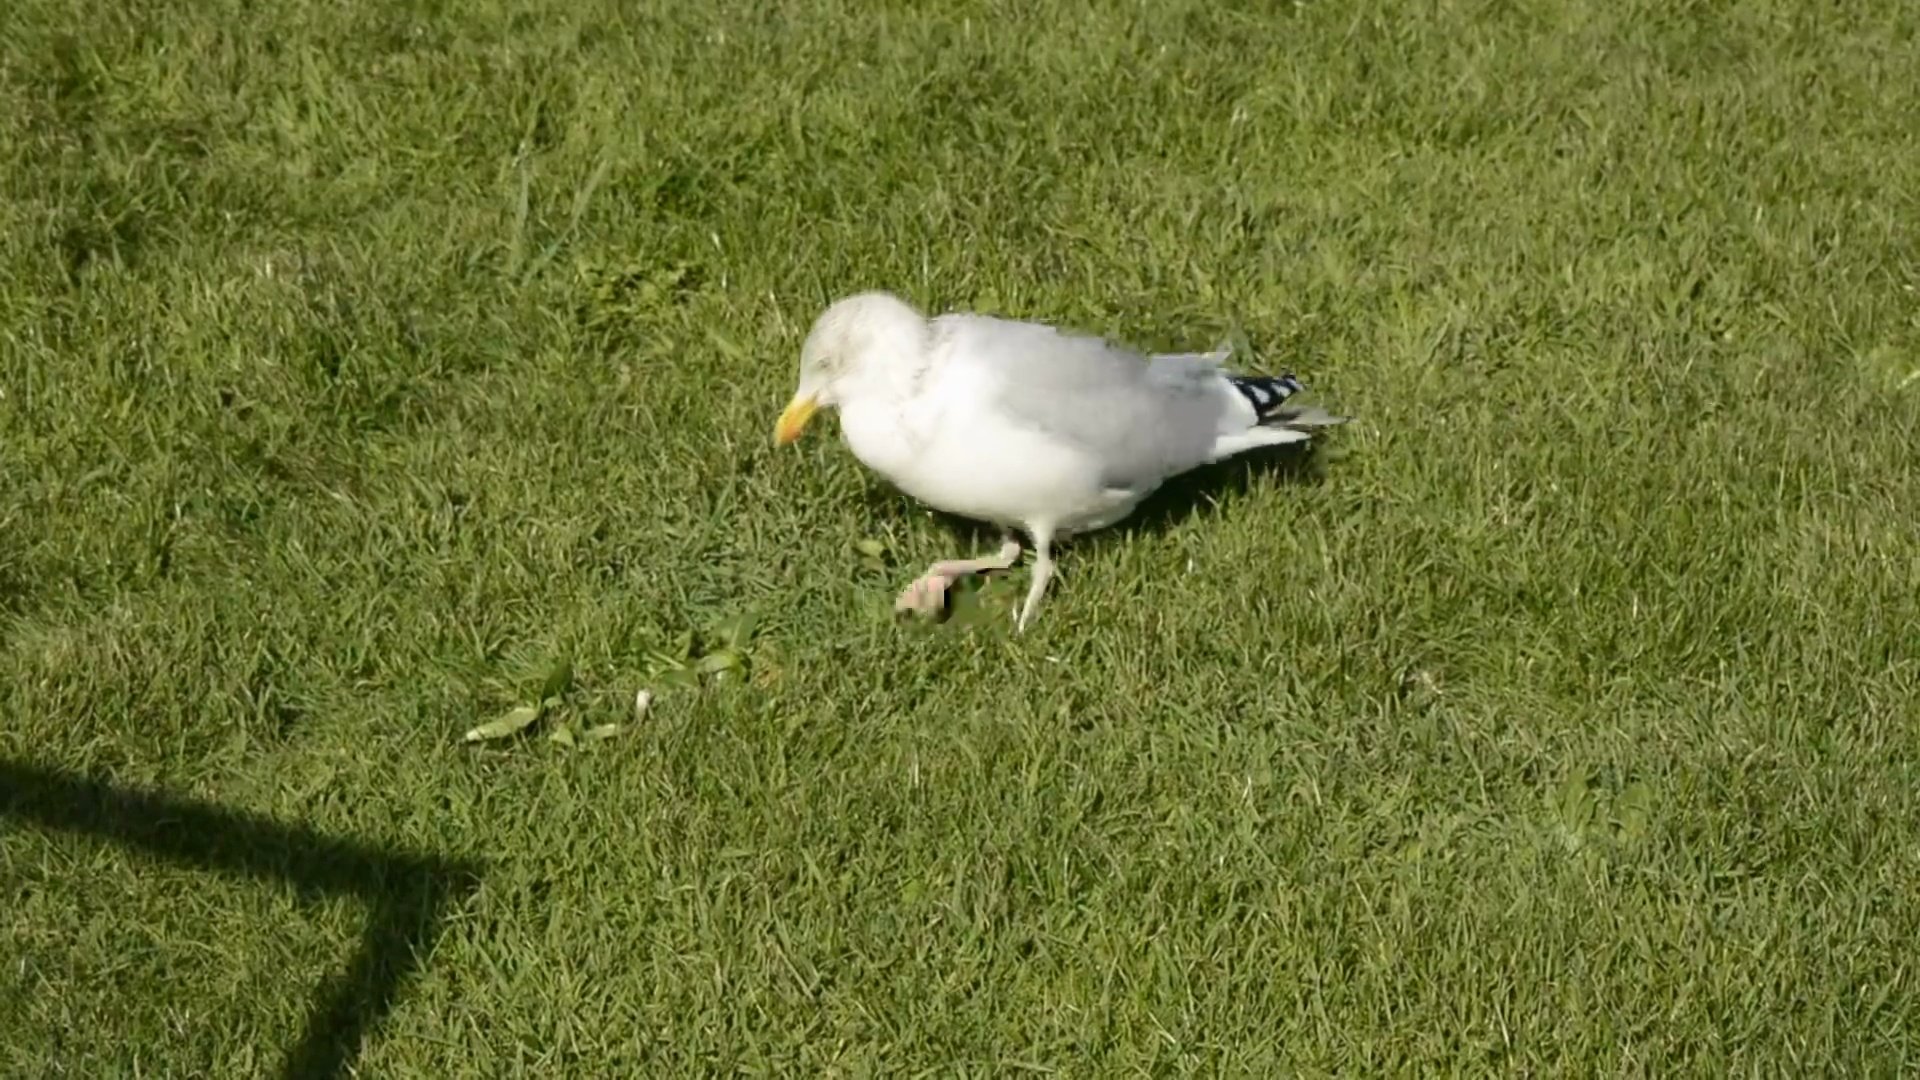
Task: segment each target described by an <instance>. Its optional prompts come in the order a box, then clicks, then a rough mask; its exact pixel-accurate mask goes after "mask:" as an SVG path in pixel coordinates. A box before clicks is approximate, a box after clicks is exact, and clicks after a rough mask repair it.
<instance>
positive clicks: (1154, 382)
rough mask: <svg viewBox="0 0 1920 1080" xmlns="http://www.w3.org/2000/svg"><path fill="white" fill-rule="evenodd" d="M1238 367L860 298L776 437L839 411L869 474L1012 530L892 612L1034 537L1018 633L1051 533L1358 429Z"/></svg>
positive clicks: (843, 309) (1030, 608)
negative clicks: (1279, 449)
mask: <svg viewBox="0 0 1920 1080" xmlns="http://www.w3.org/2000/svg"><path fill="white" fill-rule="evenodd" d="M1228 356H1229V350H1225V349H1222V350H1219V351H1215V352H1205V353H1164V354H1153V355H1149V354H1145V353H1141V352H1136V351H1134V350H1131V349H1128V348H1126V347H1124V346H1120V345H1116V344H1114V343H1112V342H1109V341H1107V340H1105V339H1102V338H1098V337H1093V336H1089V335H1084V334H1079V333H1073V332H1068V331H1063V330H1060V329H1057V328H1055V327H1052V326H1048V325H1046V324H1043V323H1034V322H1018V321H1013V320H1009V319H1001V318H995V317H991V316H987V315H976V314H967V313H953V314H946V315H940V316H938V317H936V318H931V319H929V318H928V317H926V316H925V315H923V314H922V313H921V312H919V311H918V310H916V309H915V308H914V307H913V306H912V305H910V304H908V303H906V302H905V301H903V300H901V299H900V298H899V297H897V296H893V295H892V294H889V293H884V292H868V293H861V294H858V295H855V296H850V297H847V298H846V299H843V300H839V301H836V302H835V303H834V304H833V305H832V306H830V307H828V308H827V309H826V311H825V312H823V313H822V314H821V315H820V317H819V318H818V319H817V320H815V322H814V324H813V328H812V329H811V330H810V331H809V332H808V334H807V338H806V342H805V344H803V345H802V347H801V350H800V375H799V385H798V387H797V388H796V390H795V391H794V395H793V399H792V401H791V402H789V403H788V405H787V406H786V409H785V410H784V411H783V412H782V413H781V414H780V419H779V421H778V422H777V423H776V424H775V426H774V434H773V441H774V445H776V446H785V445H787V444H789V443H792V442H793V441H794V440H795V439H798V438H799V437H800V435H801V433H802V432H803V431H804V430H805V428H806V426H807V423H808V422H809V421H810V420H812V419H813V417H814V414H815V413H817V412H819V411H820V410H822V409H837V410H838V411H839V414H840V429H841V435H842V437H843V438H844V439H845V440H846V443H847V446H848V447H849V448H850V449H851V450H852V451H853V454H854V456H855V457H857V458H859V459H860V461H861V462H862V463H863V464H865V465H866V466H867V467H868V468H870V469H872V470H873V471H874V472H877V473H879V474H880V475H882V476H884V477H885V478H886V479H887V480H889V481H890V482H892V483H893V485H894V486H896V487H898V488H899V489H900V490H902V491H904V492H905V493H907V494H908V495H910V496H912V497H913V498H915V499H917V500H919V501H920V502H922V503H925V504H926V505H928V506H931V507H934V508H936V509H939V510H943V511H946V512H947V513H950V514H955V515H958V516H960V517H966V518H973V519H975V520H978V521H984V522H988V523H991V524H995V525H998V526H1000V528H1001V530H1002V534H1001V536H1002V542H1001V546H1000V550H999V551H997V552H995V553H993V554H991V555H986V556H981V557H977V558H971V559H943V560H941V561H939V562H936V563H934V564H933V565H932V566H929V567H928V568H927V571H926V573H925V574H923V575H921V576H920V577H919V578H918V579H916V580H915V581H914V582H913V583H912V584H910V585H908V586H907V587H906V589H905V590H903V591H902V592H901V593H900V597H899V600H898V601H897V602H896V603H895V605H894V609H895V611H896V612H909V611H912V612H919V613H922V614H925V613H930V612H935V611H938V610H940V609H941V608H943V607H944V605H945V602H946V593H947V590H948V588H949V587H950V586H952V585H953V584H954V583H955V582H956V581H959V580H960V579H962V578H965V577H969V576H971V575H975V574H982V573H988V572H993V571H1001V570H1006V569H1009V568H1011V567H1012V566H1013V565H1014V564H1015V563H1016V562H1018V561H1019V559H1020V554H1021V544H1020V537H1019V533H1020V532H1025V533H1026V535H1027V536H1028V537H1029V538H1030V539H1031V540H1032V541H1033V550H1034V563H1033V576H1032V582H1031V584H1030V585H1029V586H1028V588H1027V595H1026V600H1025V602H1024V603H1022V604H1021V606H1020V608H1019V610H1018V612H1017V614H1016V615H1015V617H1014V627H1015V632H1016V633H1018V632H1020V631H1024V630H1025V629H1026V628H1027V627H1028V626H1029V625H1031V624H1032V622H1033V620H1034V617H1035V615H1036V613H1037V612H1038V611H1039V610H1040V600H1041V597H1042V596H1044V595H1045V594H1046V591H1047V583H1048V582H1049V581H1051V580H1052V578H1053V542H1054V541H1055V540H1058V539H1065V538H1067V537H1070V536H1073V535H1075V534H1078V533H1084V532H1089V531H1092V530H1095V529H1101V528H1105V527H1106V526H1109V525H1112V524H1114V523H1115V522H1117V521H1119V520H1120V519H1122V518H1124V517H1126V516H1127V515H1128V514H1130V513H1132V512H1133V510H1134V508H1136V507H1138V506H1139V505H1140V503H1141V502H1142V500H1144V499H1145V498H1146V497H1147V496H1148V495H1150V494H1152V493H1153V491H1154V489H1156V488H1158V487H1159V486H1160V485H1161V484H1163V483H1165V482H1166V481H1167V480H1169V479H1171V478H1172V477H1175V476H1178V475H1179V474H1181V473H1184V472H1186V471H1188V470H1190V469H1195V468H1198V467H1200V466H1202V465H1206V464H1210V463H1212V462H1217V461H1221V460H1223V459H1226V458H1229V457H1232V456H1234V455H1235V454H1239V453H1241V452H1243V451H1246V450H1251V449H1253V448H1255V447H1259V446H1280V445H1284V444H1287V443H1297V442H1305V441H1307V440H1308V439H1310V438H1312V436H1313V434H1314V432H1315V430H1316V429H1318V428H1323V427H1327V426H1330V425H1334V424H1341V423H1345V422H1346V418H1345V417H1336V416H1330V415H1328V414H1327V413H1326V412H1325V411H1323V410H1320V409H1314V408H1299V407H1294V406H1289V405H1287V400H1288V399H1289V398H1291V397H1292V396H1293V395H1294V394H1296V393H1298V392H1300V390H1301V389H1303V387H1302V386H1301V384H1300V382H1299V380H1297V379H1295V378H1294V377H1293V376H1292V375H1291V374H1287V375H1281V376H1278V377H1267V376H1251V375H1239V374H1234V373H1232V372H1228V371H1226V370H1224V369H1223V368H1222V367H1221V364H1223V363H1224V362H1225V361H1226V360H1227V359H1228Z"/></svg>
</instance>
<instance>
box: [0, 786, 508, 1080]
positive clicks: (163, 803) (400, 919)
mask: <svg viewBox="0 0 1920 1080" xmlns="http://www.w3.org/2000/svg"><path fill="white" fill-rule="evenodd" d="M0 817H12V818H15V819H17V820H21V821H24V822H28V823H31V824H34V825H38V826H40V827H41V828H44V829H50V830H59V831H62V832H70V833H78V834H81V835H84V836H91V837H96V838H99V839H101V840H106V841H110V842H112V843H115V844H119V845H121V846H122V847H127V848H133V849H136V850H139V851H142V852H145V853H147V854H148V855H152V856H155V857H158V858H162V859H167V860H170V861H173V862H177V863H182V864H185V865H187V866H190V867H193V868H196V869H201V870H209V871H215V872H219V873H223V874H231V875H237V876H245V877H251V878H259V879H265V880H276V881H281V882H285V883H286V884H288V885H290V886H292V887H294V888H296V889H301V890H311V891H315V892H326V893H335V894H345V895H352V896H357V897H359V898H360V899H362V900H364V901H365V902H366V903H367V905H368V907H369V908H370V911H369V912H368V917H367V928H366V932H365V934H363V935H362V937H361V939H360V947H359V948H358V949H357V950H356V951H355V953H354V955H353V959H352V960H351V961H350V962H349V963H348V964H347V966H346V968H345V969H344V970H342V971H340V972H339V973H338V974H336V975H334V976H333V977H331V978H329V979H328V980H327V981H326V982H325V983H324V984H322V985H321V987H320V988H319V989H318V990H317V991H316V992H315V994H314V997H313V1006H312V1008H311V1009H310V1011H309V1012H308V1015H307V1024H306V1030H305V1032H304V1033H303V1034H302V1035H301V1037H300V1041H299V1042H298V1043H296V1044H295V1045H294V1046H293V1047H292V1048H291V1049H290V1050H289V1051H288V1052H287V1056H286V1059H285V1061H284V1062H283V1064H282V1067H281V1073H280V1074H281V1075H282V1076H285V1077H302V1078H304V1077H331V1076H339V1075H343V1074H344V1073H345V1072H346V1069H347V1065H348V1063H349V1062H351V1061H352V1060H353V1058H354V1056H355V1054H357V1053H358V1051H359V1049H360V1044H361V1041H362V1040H363V1039H364V1038H365V1037H366V1035H367V1033H368V1032H369V1031H371V1030H372V1029H373V1028H374V1027H375V1026H377V1025H378V1024H379V1023H380V1021H381V1020H382V1019H384V1018H385V1017H386V1015H387V1013H388V1012H389V1011H390V1010H391V1009H392V1008H393V1006H394V1003H395V1002H396V1001H398V1000H399V997H400V992H401V990H402V989H403V988H404V987H405V985H406V983H407V980H408V979H409V978H411V977H412V975H413V973H414V971H415V969H416V968H417V967H418V966H419V964H420V961H421V958H422V957H423V956H424V955H425V953H426V950H427V949H428V947H429V946H431V945H432V943H433V941H434V938H435V936H436V935H437V933H438V931H439V928H440V923H441V920H442V919H443V918H444V916H445V914H446V912H447V911H448V910H449V908H451V907H452V906H453V904H455V903H456V902H457V901H459V900H460V899H461V898H462V897H464V896H465V895H467V894H468V893H470V892H472V891H473V889H474V888H475V886H477V885H478V883H479V873H480V868H479V866H478V865H476V864H471V863H462V862H450V861H447V860H444V859H439V858H435V857H433V856H428V855H420V854H415V853H410V852H405V851H393V850H387V849H382V848H377V847H370V846H367V845H364V844H357V843H354V842H352V841H349V840H340V839H336V838H333V837H327V836H322V835H320V834H318V833H315V832H313V831H312V830H310V829H306V828H302V827H300V826H297V825H283V824H278V823H276V822H272V821H268V820H266V819H263V818H258V817H253V816H251V815H246V814H240V813H236V812H234V811H232V810H226V809H222V808H220V807H218V806H214V805H213V804H211V803H205V802H200V801H198V800H194V799H184V798H177V797H174V796H168V795H159V794H150V793H145V792H136V791H127V790H123V789H119V788H115V787H112V786H110V785H108V784H105V783H102V782H100V781H97V780H92V779H88V778H86V777H81V776H74V775H72V774H68V773H61V772H54V771H51V770H46V769H41V768H38V767H36V766H32V765H26V764H21V763H18V762H10V761H5V760H0Z"/></svg>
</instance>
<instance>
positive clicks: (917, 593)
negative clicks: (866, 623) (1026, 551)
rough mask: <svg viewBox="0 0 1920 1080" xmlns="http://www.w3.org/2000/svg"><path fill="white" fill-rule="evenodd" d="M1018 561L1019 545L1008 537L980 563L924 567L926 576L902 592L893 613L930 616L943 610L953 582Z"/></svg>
mask: <svg viewBox="0 0 1920 1080" xmlns="http://www.w3.org/2000/svg"><path fill="white" fill-rule="evenodd" d="M1019 560H1020V541H1019V540H1018V539H1017V538H1015V537H1014V535H1013V534H1012V533H1008V534H1007V537H1006V540H1005V541H1004V542H1003V543H1001V545H1000V550H999V551H997V552H995V553H994V554H992V555H989V556H986V557H984V558H979V559H947V560H943V561H941V562H937V563H934V564H933V565H932V566H929V567H927V572H926V573H924V574H922V575H920V577H919V578H917V579H916V580H915V581H914V582H913V584H911V585H908V586H907V587H906V588H905V589H903V590H901V592H900V598H899V599H898V600H895V601H894V602H893V610H894V611H895V612H896V613H898V612H907V611H911V612H913V613H915V614H918V615H932V614H934V613H935V612H938V611H939V610H940V609H941V608H943V607H945V606H946V603H947V590H948V589H949V588H951V587H952V586H953V583H954V582H956V581H959V580H960V579H961V578H963V577H971V576H972V575H974V574H981V573H986V572H987V571H989V570H1005V569H1007V568H1008V567H1010V566H1012V565H1013V564H1014V563H1016V562H1018V561H1019Z"/></svg>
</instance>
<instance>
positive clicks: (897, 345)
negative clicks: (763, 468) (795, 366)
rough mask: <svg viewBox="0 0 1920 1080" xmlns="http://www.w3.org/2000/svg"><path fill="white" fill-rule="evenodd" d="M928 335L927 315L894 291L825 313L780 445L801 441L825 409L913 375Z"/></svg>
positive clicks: (809, 344)
mask: <svg viewBox="0 0 1920 1080" xmlns="http://www.w3.org/2000/svg"><path fill="white" fill-rule="evenodd" d="M926 336H927V319H926V316H924V315H922V314H920V313H919V312H918V311H915V310H914V309H913V307H912V306H911V305H909V304H907V303H906V302H905V301H903V300H901V299H900V298H899V297H896V296H893V295H891V294H889V293H882V292H871V293H861V294H859V295H858V296H849V297H847V298H846V299H845V300H840V301H838V302H836V303H835V304H834V305H833V306H832V307H829V308H828V309H827V310H826V311H824V312H822V313H821V315H820V317H819V318H818V319H815V320H814V323H813V329H812V330H811V331H809V332H808V333H807V340H806V344H804V345H802V346H801V347H800V382H799V385H798V387H796V388H795V390H794V392H793V400H792V401H790V402H788V403H787V407H786V409H785V411H783V412H781V414H780V420H779V422H778V423H776V424H775V425H774V428H773V442H774V445H775V446H785V445H787V444H788V443H790V442H792V441H794V440H795V439H798V438H799V437H800V433H801V432H802V431H804V430H805V429H806V426H807V422H808V421H809V420H812V419H813V414H814V413H816V412H819V411H820V410H821V409H830V408H834V407H835V406H838V405H839V404H841V403H842V402H844V401H846V400H847V398H848V396H849V395H851V394H858V393H860V392H861V391H862V390H865V389H869V388H876V387H881V386H884V385H886V384H888V383H889V382H891V381H893V380H894V379H895V378H897V377H898V376H899V374H900V373H901V372H902V371H911V370H912V367H913V365H916V364H918V363H919V361H920V358H921V356H922V355H923V354H924V352H925V348H926Z"/></svg>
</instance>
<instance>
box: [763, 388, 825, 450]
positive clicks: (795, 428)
mask: <svg viewBox="0 0 1920 1080" xmlns="http://www.w3.org/2000/svg"><path fill="white" fill-rule="evenodd" d="M819 411H820V402H819V401H818V400H816V399H815V398H814V396H813V395H812V394H801V395H799V396H797V397H795V398H794V399H793V400H792V401H790V402H788V403H787V408H786V411H784V412H782V413H781V414H780V422H779V423H777V424H775V425H773V445H775V446H785V445H787V444H788V443H790V442H792V441H793V440H795V439H797V438H799V437H800V433H801V432H802V431H804V430H806V427H807V421H809V420H811V419H813V414H814V413H816V412H819Z"/></svg>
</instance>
